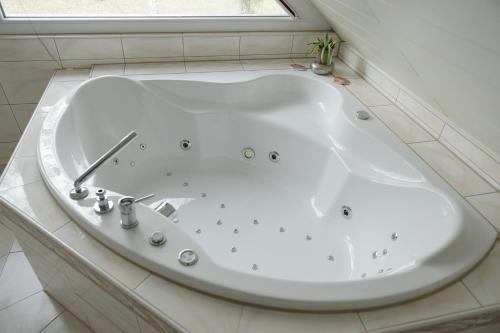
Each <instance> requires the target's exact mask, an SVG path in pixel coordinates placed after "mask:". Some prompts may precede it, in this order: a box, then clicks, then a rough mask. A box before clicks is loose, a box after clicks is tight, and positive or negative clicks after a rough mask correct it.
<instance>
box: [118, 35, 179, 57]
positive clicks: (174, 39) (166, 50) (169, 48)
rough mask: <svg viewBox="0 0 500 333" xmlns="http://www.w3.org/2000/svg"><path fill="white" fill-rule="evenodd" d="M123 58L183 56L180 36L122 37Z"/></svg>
mask: <svg viewBox="0 0 500 333" xmlns="http://www.w3.org/2000/svg"><path fill="white" fill-rule="evenodd" d="M122 42H123V52H124V54H125V58H167V57H182V56H183V55H184V51H183V45H182V34H169V35H138V36H130V35H126V36H122Z"/></svg>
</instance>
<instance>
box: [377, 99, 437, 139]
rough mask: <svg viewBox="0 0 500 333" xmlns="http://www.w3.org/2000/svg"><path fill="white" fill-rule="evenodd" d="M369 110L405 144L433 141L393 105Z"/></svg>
mask: <svg viewBox="0 0 500 333" xmlns="http://www.w3.org/2000/svg"><path fill="white" fill-rule="evenodd" d="M370 110H371V111H372V112H373V113H375V114H376V115H377V117H378V118H380V120H382V122H383V123H384V124H386V125H387V127H389V128H390V129H391V130H392V131H393V132H394V133H396V135H398V136H399V137H400V138H401V139H402V140H403V141H404V142H405V143H412V142H422V141H431V140H433V139H434V138H433V137H432V136H431V135H430V134H429V133H427V132H426V131H425V130H424V129H422V128H421V127H420V126H418V125H417V123H415V122H414V121H413V120H412V119H411V118H410V117H408V116H407V115H406V114H405V113H404V112H403V111H401V110H400V109H398V108H397V107H396V106H394V105H385V106H373V107H371V108H370Z"/></svg>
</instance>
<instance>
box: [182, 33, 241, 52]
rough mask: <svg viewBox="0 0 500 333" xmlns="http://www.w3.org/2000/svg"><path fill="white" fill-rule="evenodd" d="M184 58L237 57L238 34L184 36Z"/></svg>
mask: <svg viewBox="0 0 500 333" xmlns="http://www.w3.org/2000/svg"><path fill="white" fill-rule="evenodd" d="M183 38H184V56H186V57H192V56H198V57H200V56H220V55H233V56H238V55H239V53H240V52H239V47H240V36H239V35H238V34H184V35H183Z"/></svg>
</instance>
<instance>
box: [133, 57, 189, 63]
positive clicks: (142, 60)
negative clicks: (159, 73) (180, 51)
mask: <svg viewBox="0 0 500 333" xmlns="http://www.w3.org/2000/svg"><path fill="white" fill-rule="evenodd" d="M180 61H184V57H169V58H126V59H125V63H127V64H139V63H140V64H144V63H152V62H154V63H158V62H180Z"/></svg>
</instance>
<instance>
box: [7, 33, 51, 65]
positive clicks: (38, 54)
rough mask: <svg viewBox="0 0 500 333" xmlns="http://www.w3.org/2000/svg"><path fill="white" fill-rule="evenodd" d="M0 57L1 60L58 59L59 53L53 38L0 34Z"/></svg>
mask: <svg viewBox="0 0 500 333" xmlns="http://www.w3.org/2000/svg"><path fill="white" fill-rule="evenodd" d="M0 59H1V60H2V61H30V60H55V61H59V55H58V53H57V49H56V45H55V43H54V39H53V38H43V37H41V38H33V37H22V36H16V37H11V36H3V37H1V36H0Z"/></svg>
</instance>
